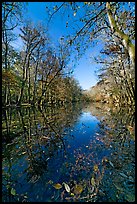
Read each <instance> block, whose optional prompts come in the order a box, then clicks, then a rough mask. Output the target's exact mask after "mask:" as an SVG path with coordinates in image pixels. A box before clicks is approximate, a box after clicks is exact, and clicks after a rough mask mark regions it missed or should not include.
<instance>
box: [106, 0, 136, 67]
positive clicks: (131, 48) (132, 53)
mask: <svg viewBox="0 0 137 204" xmlns="http://www.w3.org/2000/svg"><path fill="white" fill-rule="evenodd" d="M106 9H107V15H108V19H109V23H110V26H111V30H112V31H113V32H114V33H115V34H116V35H118V37H120V38H121V40H122V43H123V46H124V47H125V48H126V50H127V51H128V54H129V56H130V59H131V61H132V64H133V67H135V45H134V44H133V43H132V42H131V40H130V38H129V36H128V35H126V34H125V33H124V32H123V31H121V30H120V28H119V27H118V26H117V24H116V22H115V19H114V18H113V14H112V11H111V6H110V3H109V2H107V3H106Z"/></svg>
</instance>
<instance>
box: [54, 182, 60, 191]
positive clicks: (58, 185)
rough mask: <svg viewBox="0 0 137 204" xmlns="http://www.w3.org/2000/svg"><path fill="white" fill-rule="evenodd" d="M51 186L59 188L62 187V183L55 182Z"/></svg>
mask: <svg viewBox="0 0 137 204" xmlns="http://www.w3.org/2000/svg"><path fill="white" fill-rule="evenodd" d="M53 187H54V188H55V189H57V190H59V189H61V188H62V185H61V184H60V183H56V184H54V185H53Z"/></svg>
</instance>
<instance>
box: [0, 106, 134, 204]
mask: <svg viewBox="0 0 137 204" xmlns="http://www.w3.org/2000/svg"><path fill="white" fill-rule="evenodd" d="M122 115H125V112H124V110H122V111H116V110H114V111H112V112H111V111H110V109H108V108H107V107H102V105H100V104H98V105H97V104H89V105H88V106H87V105H86V106H85V107H83V106H81V105H78V104H75V105H72V106H70V105H69V106H68V107H58V108H50V107H48V108H43V109H42V110H41V109H37V108H25V107H24V108H20V109H13V108H12V109H8V110H3V123H2V131H3V132H2V133H3V151H2V154H3V161H2V176H3V180H2V184H3V187H2V191H3V196H2V199H3V201H4V202H13V201H21V202H23V201H28V202H51V201H52V202H58V201H62V202H74V201H76V202H82V201H94V202H95V201H99V202H104V201H106V202H107V201H110V202H121V201H123V202H127V201H128V202H130V201H134V199H135V186H134V183H135V158H134V157H135V140H134V131H133V128H134V116H133V114H132V111H129V112H127V113H126V117H123V116H122ZM64 183H65V184H67V185H68V186H69V188H70V192H67V191H69V190H68V189H66V187H65V184H64Z"/></svg>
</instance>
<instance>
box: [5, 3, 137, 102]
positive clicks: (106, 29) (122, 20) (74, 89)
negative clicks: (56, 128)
mask: <svg viewBox="0 0 137 204" xmlns="http://www.w3.org/2000/svg"><path fill="white" fill-rule="evenodd" d="M123 4H125V10H124V11H123V12H121V11H120V9H121V7H120V5H121V3H118V4H117V3H113V4H112V5H111V6H110V3H107V4H106V5H105V3H99V2H98V3H94V2H93V3H92V2H91V3H90V2H83V4H82V6H83V7H84V8H79V7H80V6H78V5H77V3H75V2H70V3H62V4H61V6H60V7H59V8H58V7H57V6H54V8H49V9H53V13H52V15H51V16H50V18H49V22H48V23H49V24H50V20H51V18H54V15H58V10H59V9H67V8H65V5H66V7H68V9H69V8H71V9H72V10H73V12H74V13H73V16H72V18H73V17H75V15H76V13H77V12H79V10H80V9H84V11H85V13H84V17H83V16H82V17H81V18H80V19H78V20H79V21H80V22H81V21H82V26H81V28H80V30H78V31H76V33H75V35H74V37H73V36H71V35H70V36H68V38H67V39H63V38H62V39H61V41H63V43H60V44H59V46H58V47H57V48H56V49H53V48H52V46H51V42H50V39H49V38H48V33H47V31H46V30H45V29H44V27H43V26H42V24H41V25H40V24H39V25H36V26H34V25H33V23H32V22H30V21H29V20H28V21H27V22H23V17H22V14H23V9H25V8H24V7H25V6H27V5H25V3H21V4H20V3H19V2H18V3H16V2H13V3H7V2H3V4H2V106H8V105H12V104H16V105H20V104H23V103H27V104H41V103H65V102H66V101H67V102H72V101H75V100H79V99H80V97H81V95H82V90H81V87H80V85H79V83H78V81H76V80H75V79H74V78H73V76H72V75H71V72H72V68H73V67H72V68H71V67H69V66H68V63H69V61H70V53H73V54H74V53H75V52H76V55H78V57H80V56H81V55H82V54H83V53H84V51H85V50H86V49H87V47H88V46H92V44H93V43H95V42H96V40H97V38H99V36H100V35H101V36H102V38H103V41H104V43H105V46H104V49H103V50H101V54H100V56H98V57H96V59H95V61H96V63H102V67H101V68H100V70H98V76H99V82H98V83H99V84H100V85H101V87H99V90H100V89H101V90H103V93H102V95H103V94H104V95H105V96H106V97H109V98H110V100H111V101H114V103H115V102H116V103H119V104H121V103H124V105H126V104H130V105H131V104H133V105H134V103H135V102H134V101H135V45H134V41H135V26H134V23H135V16H134V11H133V9H130V4H126V3H123ZM127 5H128V6H127ZM62 7H64V8H62ZM96 7H97V11H96V9H95V8H96ZM126 7H127V10H126ZM128 7H129V8H128ZM90 9H92V10H93V11H94V12H93V13H92V14H90ZM53 14H54V15H53ZM106 15H107V17H108V19H109V21H108V20H106ZM89 16H90V17H89ZM67 23H68V22H67ZM18 24H21V28H20V30H21V34H20V37H21V40H22V42H23V49H22V50H20V51H17V50H16V49H15V48H14V47H13V46H12V45H11V42H12V41H15V39H16V38H17V37H18V36H15V34H14V29H15V28H16V27H17V26H18ZM121 28H122V30H121ZM80 41H81V42H82V44H83V43H84V46H83V45H80ZM88 41H89V42H90V43H88ZM89 44H90V45H89ZM104 87H105V89H104ZM68 89H69V90H68ZM97 89H98V86H97ZM96 91H97V90H96ZM96 91H92V90H91V91H90V92H91V93H88V95H89V96H90V97H91V98H92V95H93V98H96V97H94V95H98V93H96ZM92 92H93V93H92ZM66 93H67V94H68V95H67V94H66ZM99 97H100V98H101V94H100V96H99V95H98V98H99ZM97 100H98V99H97Z"/></svg>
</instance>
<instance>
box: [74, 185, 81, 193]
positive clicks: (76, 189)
mask: <svg viewBox="0 0 137 204" xmlns="http://www.w3.org/2000/svg"><path fill="white" fill-rule="evenodd" d="M82 191H83V187H82V185H81V184H76V185H75V186H74V194H76V195H78V194H81V193H82Z"/></svg>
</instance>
